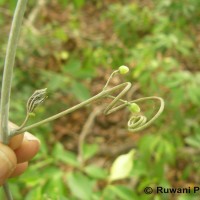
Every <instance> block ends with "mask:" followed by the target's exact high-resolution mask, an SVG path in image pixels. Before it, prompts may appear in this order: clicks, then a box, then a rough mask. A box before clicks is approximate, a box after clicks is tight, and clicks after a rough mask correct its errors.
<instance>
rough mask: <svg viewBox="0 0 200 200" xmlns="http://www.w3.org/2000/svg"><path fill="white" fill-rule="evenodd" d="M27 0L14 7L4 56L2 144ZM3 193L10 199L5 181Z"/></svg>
mask: <svg viewBox="0 0 200 200" xmlns="http://www.w3.org/2000/svg"><path fill="white" fill-rule="evenodd" d="M26 4H27V0H18V2H17V7H16V9H15V13H14V17H13V21H12V25H11V30H10V35H9V39H8V46H7V51H6V57H5V64H4V72H3V81H2V89H1V105H0V140H1V141H2V142H3V143H4V144H8V143H9V132H10V130H9V127H8V120H9V108H10V93H11V84H12V75H13V67H14V61H15V54H16V49H17V43H18V39H19V33H20V29H21V24H22V20H23V16H24V12H25V8H26ZM3 188H4V191H5V195H6V197H7V199H8V200H11V199H12V195H11V192H10V190H9V188H8V185H7V183H5V184H4V186H3Z"/></svg>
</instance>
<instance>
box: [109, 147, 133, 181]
mask: <svg viewBox="0 0 200 200" xmlns="http://www.w3.org/2000/svg"><path fill="white" fill-rule="evenodd" d="M134 154H135V150H131V151H130V152H129V153H127V154H124V155H121V156H119V157H118V158H116V160H115V161H114V162H113V164H112V166H111V169H110V176H109V181H110V182H112V181H115V180H119V179H124V178H127V177H128V176H129V174H130V172H131V169H132V167H133V156H134Z"/></svg>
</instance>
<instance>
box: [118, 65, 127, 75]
mask: <svg viewBox="0 0 200 200" xmlns="http://www.w3.org/2000/svg"><path fill="white" fill-rule="evenodd" d="M118 70H119V73H120V74H127V73H128V72H129V68H128V67H127V66H125V65H122V66H120V67H119V69H118Z"/></svg>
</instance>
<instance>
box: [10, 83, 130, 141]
mask: <svg viewBox="0 0 200 200" xmlns="http://www.w3.org/2000/svg"><path fill="white" fill-rule="evenodd" d="M127 86H128V88H127V89H129V88H130V87H131V83H129V82H126V83H122V84H120V85H117V86H115V87H113V88H111V89H107V90H103V91H102V92H100V93H98V94H97V95H95V96H93V97H91V98H90V99H88V100H86V101H84V102H81V103H79V104H77V105H75V106H73V107H71V108H69V109H67V110H65V111H62V112H60V113H58V114H56V115H53V116H51V117H49V118H47V119H44V120H42V121H40V122H37V123H35V124H32V125H30V126H26V127H24V128H22V129H21V130H20V131H18V130H13V131H12V132H11V137H12V136H14V135H17V134H20V133H23V132H25V131H28V130H30V129H32V128H36V127H38V126H40V125H42V124H45V123H48V122H50V121H53V120H55V119H58V118H59V117H62V116H64V115H66V114H69V113H72V112H74V111H76V110H78V109H80V108H82V107H84V106H86V105H88V104H90V103H91V102H94V101H96V100H99V99H101V98H104V97H106V96H107V95H108V94H110V93H113V92H115V91H117V90H120V89H122V88H124V87H125V88H126V87H127ZM127 89H126V90H127ZM123 91H124V90H123ZM120 94H121V93H120ZM123 94H125V92H123ZM123 94H121V95H120V96H122V95H123Z"/></svg>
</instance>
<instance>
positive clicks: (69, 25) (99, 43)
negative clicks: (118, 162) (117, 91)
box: [0, 0, 200, 200]
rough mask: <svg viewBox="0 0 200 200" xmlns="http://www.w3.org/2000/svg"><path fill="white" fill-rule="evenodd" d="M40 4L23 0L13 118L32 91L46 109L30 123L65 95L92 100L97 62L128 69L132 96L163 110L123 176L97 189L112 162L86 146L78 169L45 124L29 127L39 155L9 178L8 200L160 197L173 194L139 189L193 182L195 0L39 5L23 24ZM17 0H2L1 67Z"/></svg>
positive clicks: (198, 4)
mask: <svg viewBox="0 0 200 200" xmlns="http://www.w3.org/2000/svg"><path fill="white" fill-rule="evenodd" d="M38 2H40V1H38ZM38 2H37V1H30V2H29V5H28V8H27V13H26V20H25V23H24V27H23V30H22V33H21V39H20V41H19V48H18V51H17V58H16V68H15V72H14V74H15V75H14V79H13V91H12V101H11V103H12V104H11V119H12V120H13V121H14V122H15V123H17V124H20V122H21V121H22V120H23V118H24V112H25V111H24V110H25V102H26V100H27V99H28V97H29V96H30V95H31V94H32V92H33V91H34V90H36V89H39V88H45V87H48V90H49V99H50V100H49V101H48V102H47V103H46V104H47V105H46V106H47V107H48V109H46V108H44V107H41V108H38V110H37V115H36V116H37V117H36V119H33V121H34V120H36V121H38V120H40V119H41V118H44V116H49V115H52V114H53V113H55V112H56V111H59V110H63V107H66V102H65V101H64V100H63V101H62V100H60V98H61V96H62V95H63V96H67V97H69V99H73V101H72V102H78V101H82V100H84V99H87V98H89V97H90V96H91V91H90V87H91V85H90V84H91V81H92V80H93V79H95V78H97V77H98V72H99V71H98V70H99V68H103V69H105V72H107V71H109V70H111V68H117V67H119V66H120V65H122V64H125V65H127V66H129V67H130V68H131V75H130V76H129V77H128V78H127V79H128V80H129V81H131V82H134V83H135V84H136V85H138V88H139V89H138V90H137V94H136V96H138V97H140V96H152V95H157V96H161V97H163V98H164V99H165V102H166V109H165V112H164V114H163V115H162V116H161V117H160V119H159V120H158V121H157V122H156V124H155V125H154V126H153V127H152V128H150V129H147V130H146V131H145V132H146V134H144V135H143V136H141V137H140V140H139V142H138V143H137V144H136V148H135V150H136V158H135V159H134V160H133V162H134V165H133V168H132V171H131V173H130V176H129V179H128V180H127V181H125V183H124V184H121V182H119V183H118V182H117V183H116V184H112V185H110V186H108V187H106V188H104V189H103V188H102V187H101V183H102V182H103V183H104V184H103V185H105V180H106V179H107V177H108V169H109V168H102V167H98V166H96V165H94V163H95V159H94V158H95V156H96V154H97V152H98V149H99V147H98V146H97V145H95V144H93V145H88V147H87V148H86V149H87V150H85V156H86V159H89V160H90V161H91V163H93V164H91V163H90V164H87V165H86V166H84V168H83V169H82V170H78V168H79V162H78V159H77V155H76V152H72V151H67V150H66V149H64V147H63V145H62V144H61V143H56V142H52V141H53V139H54V136H52V134H51V132H52V129H51V127H50V126H49V125H46V126H44V127H41V128H38V129H36V130H35V131H34V132H37V133H38V134H37V136H38V137H39V138H40V139H41V141H42V146H41V151H40V153H39V155H38V156H37V157H36V158H35V159H34V160H33V163H31V165H30V167H29V169H28V171H27V172H26V173H25V174H24V175H23V176H20V177H19V178H17V179H13V180H11V189H12V191H13V194H14V197H15V199H16V200H17V199H25V200H32V199H37V200H40V199H59V200H61V199H62V200H76V199H83V200H84V199H85V200H90V199H91V200H98V199H100V197H102V195H103V196H104V199H105V200H116V199H120V200H132V199H135V200H137V199H138V200H150V199H156V200H161V199H170V195H169V194H163V195H155V194H152V195H145V194H144V192H143V190H144V188H145V187H147V186H151V187H153V188H154V187H156V186H159V185H162V186H163V187H172V186H174V187H178V185H181V187H184V186H185V187H186V186H187V187H188V186H191V187H192V186H198V184H199V182H200V179H199V177H200V170H199V169H200V168H199V165H200V159H199V156H198V152H199V150H200V115H199V110H198V107H199V100H200V90H199V85H200V56H199V52H200V51H199V50H200V47H199V42H200V38H199V23H200V12H199V8H200V1H199V0H190V1H189V0H176V1H175V0H174V1H173V0H155V1H137V0H135V1H122V0H121V1H120V0H118V1H117V0H116V1H110V2H109V3H108V2H107V1H86V0H73V1H66V0H57V1H46V4H45V5H43V7H42V8H41V10H40V12H39V13H38V14H37V16H36V19H35V20H34V21H32V22H30V21H28V20H31V17H30V16H31V14H33V13H32V12H33V10H34V9H37V8H39V6H38V5H39V4H38ZM15 4H16V2H15V1H12V0H7V1H5V0H0V6H1V9H0V25H1V31H0V33H1V38H0V42H1V46H0V52H1V54H0V55H1V59H0V70H1V73H2V68H3V62H4V55H5V49H6V42H7V34H8V31H9V26H10V23H11V19H12V14H13V10H14V8H15ZM39 9H40V8H39ZM29 22H30V23H32V24H30V23H29ZM98 24H100V25H101V26H98ZM8 25H9V26H8ZM105 75H106V74H105ZM57 102H59V103H58V104H57ZM68 104H69V105H67V106H70V105H71V104H72V103H70V102H68ZM45 133H46V134H45ZM137 134H139V133H137ZM49 144H51V145H49ZM184 163H186V164H184ZM63 166H64V167H63ZM180 166H181V167H180ZM170 177H171V178H170ZM194 177H196V178H194ZM133 182H134V183H135V184H133ZM1 195H2V194H1ZM198 196H199V195H198ZM197 198H198V197H196V196H195V195H190V196H188V194H187V195H186V194H182V195H179V196H178V197H177V199H178V200H186V199H190V200H195V199H197ZM0 199H2V197H1V198H0Z"/></svg>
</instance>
